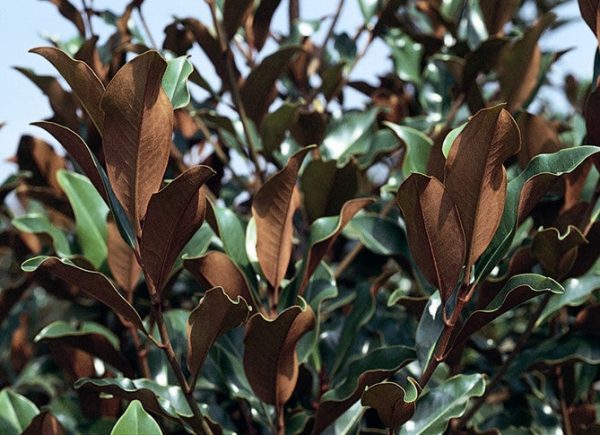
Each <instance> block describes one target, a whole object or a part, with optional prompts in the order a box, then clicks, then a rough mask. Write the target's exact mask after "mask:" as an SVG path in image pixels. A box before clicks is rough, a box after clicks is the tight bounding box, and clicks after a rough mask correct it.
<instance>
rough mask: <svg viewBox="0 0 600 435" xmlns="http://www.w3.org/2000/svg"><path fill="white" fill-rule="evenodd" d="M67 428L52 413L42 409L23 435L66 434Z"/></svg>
mask: <svg viewBox="0 0 600 435" xmlns="http://www.w3.org/2000/svg"><path fill="white" fill-rule="evenodd" d="M64 434H65V429H64V428H63V427H62V425H61V424H60V421H58V419H57V418H56V417H55V416H54V415H53V414H51V413H50V411H42V412H40V413H39V414H38V415H36V416H35V417H34V418H33V420H31V423H29V426H27V427H26V428H25V430H24V431H23V433H22V435H64Z"/></svg>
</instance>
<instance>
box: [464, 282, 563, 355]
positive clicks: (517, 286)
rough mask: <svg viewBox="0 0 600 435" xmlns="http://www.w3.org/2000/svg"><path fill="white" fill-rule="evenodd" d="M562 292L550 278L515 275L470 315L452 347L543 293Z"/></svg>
mask: <svg viewBox="0 0 600 435" xmlns="http://www.w3.org/2000/svg"><path fill="white" fill-rule="evenodd" d="M564 291H565V290H564V288H563V287H562V286H561V285H560V284H559V283H557V282H556V281H554V280H553V279H552V278H548V277H545V276H542V275H538V274H535V273H524V274H520V275H515V276H513V277H511V278H510V279H509V280H508V282H507V283H506V284H505V285H504V287H503V288H502V290H500V291H499V292H498V294H497V295H496V297H495V298H494V299H493V300H492V301H491V302H490V303H489V304H488V305H487V306H486V307H485V308H484V309H480V310H476V311H474V312H473V313H471V315H470V316H469V317H468V318H467V320H466V321H465V323H464V326H463V327H462V329H461V330H460V332H459V333H458V335H457V337H456V340H455V342H454V345H458V344H460V343H462V342H463V341H464V340H466V339H467V338H469V337H470V336H471V335H472V334H473V333H475V332H477V331H478V330H479V329H481V328H482V327H484V326H485V325H487V324H488V323H491V322H493V321H494V320H495V319H497V318H498V317H500V316H501V315H502V314H504V313H506V312H507V311H509V310H511V309H513V308H514V307H516V306H517V305H520V304H522V303H523V302H526V301H528V300H529V299H532V298H534V297H535V296H538V295H541V294H542V293H545V292H550V293H554V294H562V293H564Z"/></svg>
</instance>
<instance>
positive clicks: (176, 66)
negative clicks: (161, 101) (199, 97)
mask: <svg viewBox="0 0 600 435" xmlns="http://www.w3.org/2000/svg"><path fill="white" fill-rule="evenodd" d="M193 71H194V67H193V65H192V64H191V63H190V61H189V60H188V57H187V56H180V57H176V58H175V59H171V60H168V61H167V69H166V70H165V73H164V75H163V78H162V88H163V90H164V91H165V93H166V94H167V97H169V100H170V101H171V104H172V105H173V109H180V108H182V107H185V106H187V105H188V104H189V103H190V90H189V89H188V84H187V80H188V77H189V76H190V74H191V73H192V72H193Z"/></svg>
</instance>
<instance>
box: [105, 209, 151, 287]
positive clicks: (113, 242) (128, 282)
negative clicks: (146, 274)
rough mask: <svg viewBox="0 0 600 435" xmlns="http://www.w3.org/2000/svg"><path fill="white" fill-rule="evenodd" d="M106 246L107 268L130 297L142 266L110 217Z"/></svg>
mask: <svg viewBox="0 0 600 435" xmlns="http://www.w3.org/2000/svg"><path fill="white" fill-rule="evenodd" d="M107 248H108V256H107V258H106V261H107V263H108V268H109V269H110V272H111V273H112V276H113V278H114V280H115V281H116V282H117V284H119V287H121V288H122V289H123V290H125V291H126V292H127V295H128V296H129V298H131V295H132V294H133V290H134V289H135V287H136V286H137V283H138V281H139V280H140V275H141V274H142V268H141V267H140V265H139V264H138V262H137V259H136V258H135V252H133V249H131V247H130V246H129V245H128V244H127V242H125V240H123V237H121V233H120V232H119V229H118V227H117V224H116V223H115V222H114V220H112V219H111V220H109V222H108V238H107Z"/></svg>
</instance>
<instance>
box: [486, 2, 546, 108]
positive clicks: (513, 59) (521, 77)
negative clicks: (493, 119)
mask: <svg viewBox="0 0 600 435" xmlns="http://www.w3.org/2000/svg"><path fill="white" fill-rule="evenodd" d="M511 1H512V0H511ZM502 9H504V10H506V9H507V8H506V7H505V6H504V5H503V6H502ZM555 19H556V16H555V15H554V14H552V13H549V14H546V15H544V16H543V17H542V18H540V19H539V20H538V21H537V22H536V24H534V25H533V26H532V27H531V28H529V29H528V30H527V31H526V32H525V33H524V34H523V36H522V37H521V38H520V39H518V40H517V41H515V42H514V43H512V44H510V45H506V46H504V47H503V49H502V52H501V54H500V60H499V62H498V80H499V81H500V92H501V94H502V97H503V100H505V101H507V104H508V110H509V111H510V112H514V111H516V110H518V109H519V108H521V106H522V105H523V103H525V102H526V101H527V100H528V99H529V97H530V95H531V93H532V92H533V91H534V90H535V89H536V88H537V85H538V77H539V73H540V68H541V64H542V52H541V50H540V47H539V46H538V40H539V39H540V36H541V35H542V33H543V32H544V30H546V28H548V27H549V26H551V25H552V23H554V21H555Z"/></svg>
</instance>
